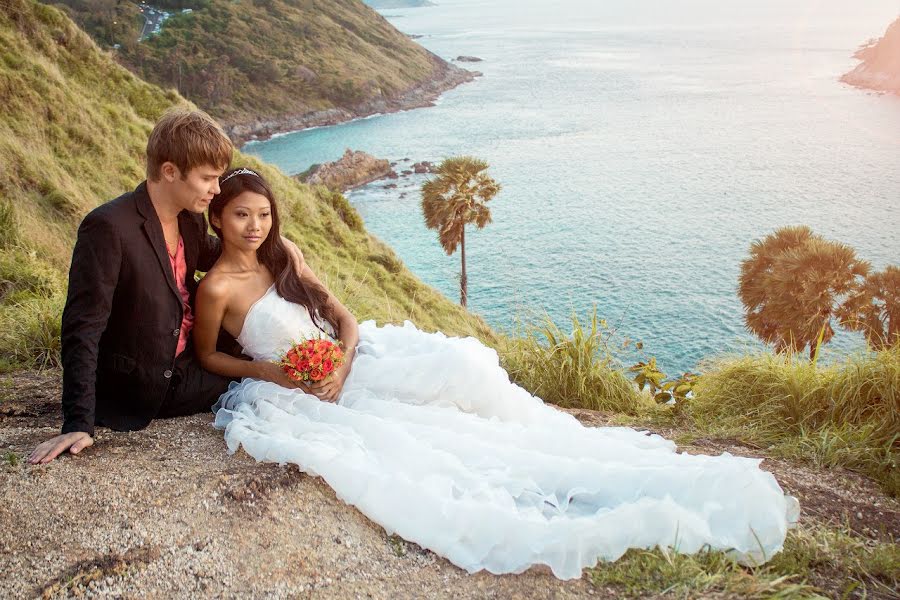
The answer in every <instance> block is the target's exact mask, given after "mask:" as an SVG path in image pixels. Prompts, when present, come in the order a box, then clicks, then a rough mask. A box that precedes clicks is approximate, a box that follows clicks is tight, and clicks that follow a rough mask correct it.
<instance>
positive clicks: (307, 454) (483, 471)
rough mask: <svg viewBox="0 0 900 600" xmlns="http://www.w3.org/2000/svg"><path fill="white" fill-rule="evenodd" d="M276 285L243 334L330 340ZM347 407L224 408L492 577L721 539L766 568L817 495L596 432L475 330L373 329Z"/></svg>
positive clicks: (745, 462)
mask: <svg viewBox="0 0 900 600" xmlns="http://www.w3.org/2000/svg"><path fill="white" fill-rule="evenodd" d="M316 331H317V330H316V328H315V326H314V325H313V323H312V321H311V320H310V317H309V313H308V311H307V310H306V308H304V307H302V306H299V305H296V304H292V303H290V302H288V301H286V300H284V299H283V298H281V297H280V296H279V295H278V294H277V292H276V291H275V288H274V287H272V288H270V289H269V290H268V291H267V292H266V293H265V295H263V297H262V298H260V299H259V300H258V301H257V302H256V303H255V304H254V305H253V306H252V307H251V308H250V311H249V312H248V314H247V317H246V320H245V322H244V326H243V330H242V331H241V334H240V336H239V337H238V341H239V342H240V343H241V345H242V346H243V347H244V351H245V353H247V354H248V355H250V356H252V357H253V358H254V359H262V360H278V359H280V358H281V356H283V354H284V353H285V352H286V350H287V348H288V347H289V345H290V343H291V342H292V341H296V340H299V339H301V338H303V337H310V336H312V335H314V334H315V332H316ZM359 337H360V341H359V345H358V347H357V352H356V357H355V360H354V361H353V364H352V369H351V371H350V375H349V377H348V378H347V381H346V383H345V385H344V389H343V392H342V394H341V397H340V399H339V401H338V402H337V403H328V402H322V401H320V400H319V399H317V398H316V397H315V396H311V395H307V394H304V393H303V392H301V391H299V390H289V389H286V388H283V387H280V386H277V385H275V384H272V383H268V382H264V381H258V380H254V379H244V380H243V381H241V382H240V383H232V384H231V387H230V388H229V390H228V391H227V392H226V393H225V394H223V395H222V396H221V398H220V399H219V401H218V402H217V403H216V405H215V406H214V407H213V410H214V411H216V418H215V425H216V427H219V428H224V429H225V440H226V442H227V444H228V448H229V450H230V451H232V452H234V451H235V450H237V448H238V447H239V446H243V447H244V450H245V451H246V452H248V453H249V454H250V455H251V456H253V457H254V458H256V459H257V460H260V461H268V462H276V463H281V464H284V463H294V464H296V465H297V466H298V467H299V468H300V469H301V470H302V471H304V472H306V473H310V474H312V475H320V476H321V477H323V478H324V479H325V481H327V482H328V484H329V485H330V486H331V487H332V488H333V489H334V491H335V493H336V494H337V495H338V497H340V498H341V499H342V500H343V501H345V502H347V503H348V504H351V505H353V506H355V507H356V508H358V509H359V510H360V511H362V513H363V514H365V515H366V516H367V517H368V518H370V519H372V520H373V521H375V522H376V523H378V524H379V525H381V526H382V527H384V528H385V530H386V531H387V533H388V534H394V533H396V534H398V535H400V536H401V537H403V538H404V539H406V540H409V541H412V542H415V543H417V544H419V545H420V546H422V547H423V548H427V549H429V550H432V551H434V552H435V553H437V554H439V555H441V556H443V557H445V558H447V559H448V560H449V561H451V562H452V563H454V564H456V565H458V566H460V567H462V568H463V569H466V570H467V571H469V572H475V571H478V570H481V569H486V570H488V571H490V572H492V573H520V572H522V571H524V570H525V569H527V568H529V567H530V566H532V565H538V564H543V565H548V566H549V567H550V568H551V569H552V571H553V573H554V575H556V576H557V577H559V578H561V579H571V578H577V577H580V576H581V574H582V569H583V568H585V567H590V566H593V565H594V564H596V562H597V561H598V560H615V559H617V558H619V557H620V556H621V555H622V554H623V553H624V552H625V551H626V550H627V549H628V548H652V547H656V546H661V547H668V548H672V549H675V550H676V551H678V552H687V553H693V552H697V551H699V550H701V549H703V548H704V547H706V548H712V549H721V550H726V551H729V552H731V553H732V554H733V555H734V556H735V557H736V558H737V559H738V560H740V561H741V562H744V563H751V564H755V563H761V562H764V561H765V560H768V559H769V558H770V557H771V556H772V555H773V554H774V553H776V552H778V551H779V550H781V548H782V544H783V542H784V538H785V535H786V532H787V530H788V528H789V527H790V526H791V525H792V524H793V523H795V522H796V520H797V517H798V513H799V505H798V503H797V501H796V500H795V499H794V498H793V497H791V496H786V495H785V494H784V492H783V491H782V489H781V488H780V487H779V485H778V483H777V482H776V481H775V478H774V477H773V476H772V475H771V474H770V473H767V472H765V471H762V470H761V469H760V468H759V463H760V462H761V459H751V458H743V457H738V456H732V455H731V454H728V453H727V452H726V453H724V454H722V455H721V456H704V455H689V454H678V453H676V451H675V444H673V443H672V442H670V441H668V440H666V439H664V438H662V437H660V436H658V435H650V434H648V433H646V432H641V431H636V430H634V429H630V428H627V427H599V428H594V427H584V426H583V425H581V424H580V423H579V422H578V421H577V420H576V419H575V418H574V417H572V416H571V415H569V414H567V413H564V412H561V411H559V410H557V409H555V408H552V407H551V406H548V405H545V404H544V403H543V402H542V401H541V400H540V399H539V398H536V397H534V396H532V395H531V394H529V393H528V392H527V391H525V390H524V389H522V388H520V387H519V386H517V385H515V384H513V383H510V381H509V377H508V376H507V373H506V372H505V371H504V370H503V369H502V368H501V367H500V365H499V363H498V357H497V354H496V352H494V350H492V349H490V348H487V347H485V346H484V345H482V344H481V343H480V342H478V341H477V340H476V339H474V338H455V337H447V336H445V335H444V334H442V333H425V332H422V331H419V330H418V329H416V328H415V327H414V326H413V324H412V323H410V322H408V321H407V322H405V323H404V325H403V326H402V327H399V326H392V325H388V326H384V327H376V326H375V323H374V322H373V321H366V322H364V323H362V324H360V326H359Z"/></svg>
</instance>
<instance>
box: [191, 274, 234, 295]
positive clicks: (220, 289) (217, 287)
mask: <svg viewBox="0 0 900 600" xmlns="http://www.w3.org/2000/svg"><path fill="white" fill-rule="evenodd" d="M233 283H234V277H232V276H231V274H230V273H226V272H224V271H219V270H217V269H216V268H215V267H213V268H212V269H210V270H209V272H208V273H207V274H206V275H205V276H204V277H203V279H201V280H200V285H199V287H198V288H197V294H198V295H203V296H204V297H205V298H208V299H210V300H227V299H228V297H229V295H230V293H229V292H230V291H231V290H232V289H233V287H232V284H233Z"/></svg>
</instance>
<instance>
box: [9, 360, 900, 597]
mask: <svg viewBox="0 0 900 600" xmlns="http://www.w3.org/2000/svg"><path fill="white" fill-rule="evenodd" d="M59 381H60V376H59V373H56V372H50V373H44V374H36V373H21V374H16V375H15V376H14V378H12V379H10V380H8V381H7V385H6V387H5V389H4V390H3V395H4V400H3V402H2V403H0V454H2V455H3V456H2V458H3V460H2V463H0V465H2V466H0V556H2V564H0V568H2V571H3V573H4V576H3V577H2V579H0V598H34V597H44V598H62V597H73V596H80V597H117V598H121V597H124V598H209V597H217V598H218V597H222V598H238V597H240V598H244V597H263V596H265V597H272V598H296V597H315V598H423V597H429V598H431V597H434V598H470V597H471V598H504V599H505V598H575V597H607V598H616V597H622V595H621V593H620V590H615V589H604V588H597V587H594V586H592V585H591V583H590V582H589V581H588V580H587V578H586V577H585V578H582V579H581V580H574V581H566V582H563V581H559V580H557V579H555V578H554V577H553V576H552V574H550V572H549V570H548V569H544V568H535V569H531V570H529V571H528V572H526V573H523V574H521V575H506V576H494V575H491V574H488V573H484V572H481V573H477V574H474V575H469V574H467V573H466V572H465V571H463V570H461V569H458V568H457V567H455V566H453V565H452V564H450V563H449V562H447V561H446V560H444V559H442V558H440V557H438V556H436V555H434V554H433V553H431V552H428V551H425V550H422V549H421V548H419V547H418V546H416V545H415V544H411V543H408V542H405V541H403V540H401V539H399V538H396V537H391V536H388V535H386V533H385V531H384V530H383V529H382V528H381V527H380V526H378V525H376V524H374V523H372V522H371V521H369V520H368V519H367V518H366V517H365V516H363V515H362V514H361V513H359V512H358V511H357V510H356V509H354V508H352V507H350V506H348V505H346V504H344V503H343V502H342V501H341V500H339V499H338V498H337V497H336V496H335V494H334V492H333V491H332V490H331V488H329V487H328V485H327V484H326V483H325V482H324V481H323V480H322V479H320V478H318V477H311V476H308V475H305V474H303V473H301V472H300V471H299V470H298V469H297V467H296V466H293V465H286V466H279V465H275V464H260V463H256V462H255V461H254V460H253V459H252V458H250V457H249V456H247V455H246V454H245V453H243V452H242V451H238V452H237V453H236V454H234V455H230V454H228V452H227V449H226V447H225V443H224V441H223V438H222V433H221V432H220V431H217V430H215V429H214V428H213V427H212V425H211V423H212V415H211V414H208V415H207V414H203V415H196V416H193V417H185V418H178V419H170V420H158V421H155V422H153V423H152V424H151V425H150V427H148V428H147V429H146V430H143V431H139V432H129V433H119V432H111V431H109V430H104V429H101V430H98V435H97V437H96V443H95V445H94V446H93V447H91V448H88V449H87V450H85V451H84V452H83V453H82V454H81V455H79V456H63V457H62V458H60V459H57V460H55V461H53V462H52V463H50V464H48V465H41V466H30V465H27V464H25V463H24V461H22V460H20V459H18V460H17V459H16V457H22V456H26V455H27V454H28V452H30V451H31V449H32V448H33V447H34V446H35V445H36V444H37V443H39V442H40V441H42V440H43V439H45V438H47V437H50V436H52V435H55V434H56V432H57V431H58V428H59V424H60V416H59ZM10 382H11V383H10ZM571 412H572V413H573V414H575V416H576V417H578V418H579V419H580V420H582V421H583V422H585V423H586V424H588V425H603V424H606V422H607V417H605V416H604V415H602V414H600V413H595V412H593V411H583V410H580V411H578V410H576V411H571ZM659 433H662V434H663V435H666V434H667V433H668V434H671V433H673V432H671V431H669V432H667V431H659ZM687 449H688V450H689V451H691V452H706V453H710V454H719V453H721V452H722V451H725V450H727V451H730V452H732V453H734V454H745V455H751V456H752V455H756V454H755V453H754V450H753V449H752V448H748V447H745V446H744V447H742V446H739V445H733V444H729V443H727V442H722V441H705V440H699V441H698V442H696V443H695V445H694V446H691V447H688V448H687ZM763 467H764V468H767V469H769V470H771V471H773V472H774V473H775V475H776V477H777V478H778V480H779V481H780V482H781V483H782V485H783V487H784V488H785V489H786V491H788V492H789V493H793V494H794V495H797V496H798V497H799V498H800V500H801V504H802V505H803V511H804V513H803V517H801V518H802V519H810V520H815V521H822V522H826V523H827V522H842V521H843V520H844V519H846V518H847V516H848V515H850V516H851V518H852V519H853V523H854V524H855V526H858V527H859V528H860V529H866V528H868V529H872V531H873V533H872V535H873V536H874V537H880V536H890V535H893V536H895V537H896V536H897V535H898V533H900V531H898V530H900V507H898V504H897V502H896V501H894V500H893V499H890V498H886V497H885V496H884V495H883V494H881V493H880V492H879V491H878V488H877V486H875V485H874V484H873V483H872V482H870V481H868V480H867V479H865V478H863V477H861V476H857V475H855V474H850V473H847V472H844V471H840V470H831V471H824V470H815V469H812V468H811V467H800V466H796V465H792V464H789V463H786V462H782V461H771V460H767V461H766V462H764V463H763ZM856 515H859V517H858V518H857V517H856Z"/></svg>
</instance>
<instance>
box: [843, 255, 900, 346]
mask: <svg viewBox="0 0 900 600" xmlns="http://www.w3.org/2000/svg"><path fill="white" fill-rule="evenodd" d="M838 316H839V318H840V320H841V325H843V326H844V327H846V328H847V329H851V330H853V331H862V332H863V333H864V334H865V335H866V340H867V341H868V342H869V345H870V346H871V347H872V348H874V349H876V350H883V349H885V348H889V347H890V346H893V345H894V344H897V343H900V267H897V266H894V265H890V266H888V267H887V268H885V269H884V271H881V272H879V273H872V274H871V275H869V276H868V277H866V278H865V279H864V280H863V281H862V283H861V284H860V285H859V286H858V287H857V289H856V291H855V293H853V294H852V295H851V296H850V298H849V299H848V300H847V301H846V302H845V303H844V304H843V305H842V306H841V308H840V310H839V311H838Z"/></svg>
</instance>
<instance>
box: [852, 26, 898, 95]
mask: <svg viewBox="0 0 900 600" xmlns="http://www.w3.org/2000/svg"><path fill="white" fill-rule="evenodd" d="M854 56H855V57H856V58H858V59H860V60H861V61H862V62H861V63H860V64H859V65H857V66H856V68H855V69H853V70H852V71H850V72H849V73H845V74H844V76H843V77H841V81H843V82H844V83H848V84H850V85H852V86H855V87H858V88H863V89H868V90H875V91H878V92H888V93H893V94H898V95H900V18H898V19H897V20H896V21H894V22H893V23H891V24H890V25H889V26H888V28H887V31H885V32H884V36H882V37H881V38H880V39H878V40H874V41H872V42H870V43H868V44H866V45H865V46H863V47H861V48H860V49H859V50H858V51H857V52H856V54H854Z"/></svg>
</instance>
